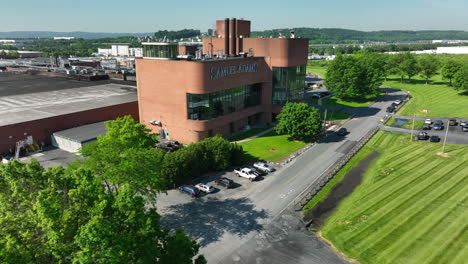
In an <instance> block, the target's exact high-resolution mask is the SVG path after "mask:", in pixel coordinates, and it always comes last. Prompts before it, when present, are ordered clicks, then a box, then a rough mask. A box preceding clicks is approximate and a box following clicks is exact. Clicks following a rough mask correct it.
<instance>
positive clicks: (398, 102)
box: [393, 100, 402, 105]
mask: <svg viewBox="0 0 468 264" xmlns="http://www.w3.org/2000/svg"><path fill="white" fill-rule="evenodd" d="M393 103H394V104H396V105H400V104H401V103H402V101H401V100H396V101H394V102H393Z"/></svg>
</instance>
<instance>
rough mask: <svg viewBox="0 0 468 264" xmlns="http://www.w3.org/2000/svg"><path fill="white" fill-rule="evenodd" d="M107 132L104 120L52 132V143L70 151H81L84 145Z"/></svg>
mask: <svg viewBox="0 0 468 264" xmlns="http://www.w3.org/2000/svg"><path fill="white" fill-rule="evenodd" d="M106 132H107V129H106V126H105V124H104V122H99V123H94V124H89V125H85V126H80V127H75V128H70V129H67V130H62V131H59V132H55V133H54V134H52V145H54V146H55V147H57V148H60V149H63V150H65V151H68V152H79V151H80V149H81V148H82V147H83V146H84V145H86V144H88V143H91V142H93V141H95V140H96V139H97V137H98V136H100V135H104V134H106Z"/></svg>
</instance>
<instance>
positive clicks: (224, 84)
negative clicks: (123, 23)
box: [136, 19, 308, 143]
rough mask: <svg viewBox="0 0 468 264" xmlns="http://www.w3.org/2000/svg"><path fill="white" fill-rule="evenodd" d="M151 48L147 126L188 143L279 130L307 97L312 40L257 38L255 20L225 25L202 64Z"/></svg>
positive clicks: (143, 116) (142, 90)
mask: <svg viewBox="0 0 468 264" xmlns="http://www.w3.org/2000/svg"><path fill="white" fill-rule="evenodd" d="M179 50H180V49H179V48H178V46H177V44H171V43H146V44H145V45H144V55H143V56H144V57H143V58H142V59H137V60H136V68H137V83H138V103H139V115H140V122H142V123H143V124H145V125H147V126H148V127H149V128H151V129H152V130H153V131H154V132H155V133H165V134H166V135H168V136H169V137H170V139H172V140H178V141H181V142H185V143H190V142H196V141H200V140H202V139H204V138H206V137H209V136H212V135H215V134H223V135H229V134H232V133H235V132H237V131H239V130H240V129H241V128H242V127H243V126H245V125H247V124H249V125H255V124H267V123H271V122H272V121H273V120H274V118H275V116H276V114H277V113H279V111H280V110H281V106H282V105H284V104H285V103H286V102H288V101H300V100H302V99H303V96H304V81H305V65H306V63H307V52H308V40H307V39H298V38H250V21H246V20H237V19H231V20H229V19H225V20H219V21H217V23H216V36H215V37H209V38H205V39H204V40H203V47H202V49H200V51H199V52H198V54H197V55H196V57H195V58H192V57H187V56H184V57H183V59H182V58H181V57H180V56H179V58H178V56H177V55H178V51H179Z"/></svg>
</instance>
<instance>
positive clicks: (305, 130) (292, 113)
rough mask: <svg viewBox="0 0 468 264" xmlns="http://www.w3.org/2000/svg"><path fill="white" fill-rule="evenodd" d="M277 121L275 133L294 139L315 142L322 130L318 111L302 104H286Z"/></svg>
mask: <svg viewBox="0 0 468 264" xmlns="http://www.w3.org/2000/svg"><path fill="white" fill-rule="evenodd" d="M277 119H278V124H277V125H276V127H275V131H276V132H277V133H278V134H288V135H290V136H291V137H293V138H296V139H304V140H311V141H313V140H316V139H317V138H318V137H319V135H320V132H321V130H322V122H321V120H320V114H319V111H318V110H317V109H315V108H313V107H311V106H308V105H307V104H304V103H287V104H286V105H285V106H284V107H283V109H281V112H280V114H279V115H278V116H277Z"/></svg>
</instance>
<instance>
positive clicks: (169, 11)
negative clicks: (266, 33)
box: [0, 0, 468, 32]
mask: <svg viewBox="0 0 468 264" xmlns="http://www.w3.org/2000/svg"><path fill="white" fill-rule="evenodd" d="M232 3H234V4H232ZM225 17H237V18H244V19H248V20H251V21H252V29H253V30H263V29H273V28H291V27H319V28H329V27H335V28H348V29H358V30H366V31H370V30H390V29H396V30H422V29H436V30H439V29H440V30H445V29H452V30H466V31H468V1H467V0H439V1H436V0H320V1H317V0H289V1H288V0H281V1H279V0H270V1H264V0H235V1H220V0H218V1H215V0H178V1H174V0H166V1H161V0H126V1H124V0H112V1H109V0H15V1H11V0H0V31H16V30H28V31H29V30H44V31H90V32H154V31H157V30H162V29H169V30H178V29H183V28H195V29H200V30H202V31H206V30H207V29H208V28H213V26H214V21H215V20H217V19H223V18H225Z"/></svg>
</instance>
